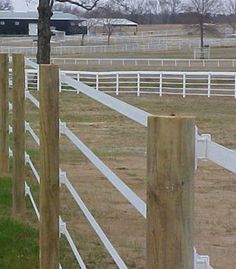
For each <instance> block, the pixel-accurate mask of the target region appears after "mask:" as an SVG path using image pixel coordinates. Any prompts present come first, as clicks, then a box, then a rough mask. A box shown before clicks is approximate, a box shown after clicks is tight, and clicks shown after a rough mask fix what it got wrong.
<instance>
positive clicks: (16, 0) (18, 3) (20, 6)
mask: <svg viewBox="0 0 236 269" xmlns="http://www.w3.org/2000/svg"><path fill="white" fill-rule="evenodd" d="M12 2H13V5H14V10H15V11H27V10H29V8H28V7H27V5H26V3H25V1H24V0H12ZM30 9H31V10H36V5H32V6H30Z"/></svg>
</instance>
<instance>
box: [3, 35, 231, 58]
mask: <svg viewBox="0 0 236 269" xmlns="http://www.w3.org/2000/svg"><path fill="white" fill-rule="evenodd" d="M205 44H208V45H209V46H219V47H221V46H232V45H235V44H236V40H235V39H234V38H225V39H222V38H219V39H217V38H215V39H213V38H208V39H205ZM197 47H199V40H198V39H187V40H186V39H182V40H177V41H173V40H172V39H170V40H168V39H166V40H164V41H163V42H160V43H158V42H157V40H153V41H150V42H147V43H143V42H137V43H124V44H116V45H97V46H52V47H51V55H66V54H67V55H68V54H78V53H80V54H83V53H86V54H87V53H109V52H128V51H162V50H176V49H184V48H185V49H186V48H188V49H190V48H197ZM0 52H2V53H3V52H4V53H8V54H11V53H23V54H25V55H27V56H29V55H36V52H37V47H13V46H11V47H10V46H0Z"/></svg>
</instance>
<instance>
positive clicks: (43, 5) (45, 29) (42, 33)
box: [37, 0, 53, 64]
mask: <svg viewBox="0 0 236 269" xmlns="http://www.w3.org/2000/svg"><path fill="white" fill-rule="evenodd" d="M38 13H39V20H38V51H37V63H38V64H50V52H51V48H50V41H51V36H52V33H51V30H50V20H51V17H52V15H53V13H52V7H51V6H50V1H49V0H41V1H39V6H38Z"/></svg>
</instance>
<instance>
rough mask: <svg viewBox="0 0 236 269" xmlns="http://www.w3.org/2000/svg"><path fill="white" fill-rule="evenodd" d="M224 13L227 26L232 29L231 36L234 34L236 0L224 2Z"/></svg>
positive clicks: (235, 30) (235, 28) (235, 27)
mask: <svg viewBox="0 0 236 269" xmlns="http://www.w3.org/2000/svg"><path fill="white" fill-rule="evenodd" d="M225 12H226V14H227V16H226V19H227V23H228V25H229V26H230V27H231V28H232V30H233V34H235V32H236V19H235V16H236V0H228V1H225Z"/></svg>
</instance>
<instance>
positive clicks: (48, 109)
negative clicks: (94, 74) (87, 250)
mask: <svg viewBox="0 0 236 269" xmlns="http://www.w3.org/2000/svg"><path fill="white" fill-rule="evenodd" d="M39 85H40V89H39V95H40V179H41V180H40V269H58V264H59V115H58V113H59V112H58V91H59V70H58V67H57V66H55V65H41V66H40V83H39Z"/></svg>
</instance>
